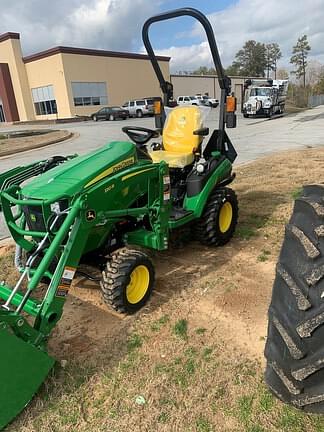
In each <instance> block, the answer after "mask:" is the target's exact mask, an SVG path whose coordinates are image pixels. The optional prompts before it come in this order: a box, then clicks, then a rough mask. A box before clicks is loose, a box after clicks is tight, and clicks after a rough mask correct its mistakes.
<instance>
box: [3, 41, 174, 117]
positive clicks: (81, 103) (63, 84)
mask: <svg viewBox="0 0 324 432" xmlns="http://www.w3.org/2000/svg"><path fill="white" fill-rule="evenodd" d="M157 58H158V61H159V64H160V67H161V69H162V72H163V73H164V75H165V77H166V79H167V80H169V79H170V74H169V60H170V58H169V57H161V56H158V57H157ZM160 94H161V92H160V88H159V83H158V81H157V79H156V77H155V74H154V72H153V68H152V66H151V63H150V61H149V59H148V57H147V56H146V55H144V54H133V53H122V52H114V51H102V50H94V49H85V48H71V47H55V48H51V49H49V50H46V51H42V52H39V53H36V54H33V55H30V56H27V57H23V56H22V51H21V46H20V35H19V33H5V34H3V35H0V121H7V122H12V121H30V120H48V119H56V118H60V119H62V118H71V117H74V116H83V115H89V114H91V113H93V112H95V111H98V110H99V109H100V108H101V107H103V106H107V105H121V104H122V103H124V102H125V101H127V100H132V99H140V98H144V97H152V96H159V95H160Z"/></svg>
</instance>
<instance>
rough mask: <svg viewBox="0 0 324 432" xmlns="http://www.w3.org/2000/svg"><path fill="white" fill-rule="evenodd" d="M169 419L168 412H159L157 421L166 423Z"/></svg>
mask: <svg viewBox="0 0 324 432" xmlns="http://www.w3.org/2000/svg"><path fill="white" fill-rule="evenodd" d="M169 419H170V416H169V414H168V413H166V412H164V411H162V412H161V414H160V415H159V417H158V422H159V423H167V422H168V421H169Z"/></svg>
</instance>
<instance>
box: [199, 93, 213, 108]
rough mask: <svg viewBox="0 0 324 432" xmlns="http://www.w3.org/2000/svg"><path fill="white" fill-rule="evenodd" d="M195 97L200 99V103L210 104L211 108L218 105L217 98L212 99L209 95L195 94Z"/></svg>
mask: <svg viewBox="0 0 324 432" xmlns="http://www.w3.org/2000/svg"><path fill="white" fill-rule="evenodd" d="M195 97H196V98H197V99H198V100H200V102H201V104H202V105H205V106H210V107H213V108H216V107H218V105H219V101H218V99H214V98H211V97H209V96H206V95H196V96H195Z"/></svg>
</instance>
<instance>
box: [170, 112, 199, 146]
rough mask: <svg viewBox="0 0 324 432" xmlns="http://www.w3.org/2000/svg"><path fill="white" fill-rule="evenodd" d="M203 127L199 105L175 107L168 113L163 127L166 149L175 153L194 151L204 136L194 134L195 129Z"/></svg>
mask: <svg viewBox="0 0 324 432" xmlns="http://www.w3.org/2000/svg"><path fill="white" fill-rule="evenodd" d="M201 127H202V119H201V112H200V110H199V108H198V107H197V106H193V105H192V106H186V107H176V108H174V109H173V110H172V111H171V112H170V114H169V115H168V117H167V120H166V122H165V125H164V128H163V133H162V142H163V148H164V150H166V151H169V152H175V153H192V152H193V151H194V149H196V148H198V147H199V145H200V144H201V141H202V137H200V136H199V135H193V131H195V130H197V129H200V128H201Z"/></svg>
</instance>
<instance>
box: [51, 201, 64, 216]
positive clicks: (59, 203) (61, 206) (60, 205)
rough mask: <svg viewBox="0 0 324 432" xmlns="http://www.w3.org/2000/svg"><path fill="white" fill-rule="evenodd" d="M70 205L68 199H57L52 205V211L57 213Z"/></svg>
mask: <svg viewBox="0 0 324 432" xmlns="http://www.w3.org/2000/svg"><path fill="white" fill-rule="evenodd" d="M68 206H69V202H68V200H67V199H61V200H59V201H55V202H54V203H52V204H51V205H50V207H51V211H52V212H53V213H56V214H58V213H61V212H63V211H64V210H66V209H67V208H68Z"/></svg>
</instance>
